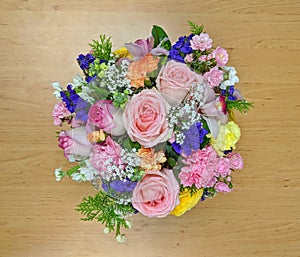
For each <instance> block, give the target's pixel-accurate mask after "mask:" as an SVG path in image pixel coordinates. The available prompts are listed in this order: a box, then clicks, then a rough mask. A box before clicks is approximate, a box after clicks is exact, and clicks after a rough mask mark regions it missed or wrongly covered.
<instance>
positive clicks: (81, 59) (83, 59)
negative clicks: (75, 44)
mask: <svg viewBox="0 0 300 257" xmlns="http://www.w3.org/2000/svg"><path fill="white" fill-rule="evenodd" d="M76 60H77V62H78V64H79V66H80V68H81V69H82V70H86V69H88V68H89V64H90V63H93V62H94V61H95V57H94V56H93V55H91V54H87V55H83V54H80V55H78V57H77V59H76Z"/></svg>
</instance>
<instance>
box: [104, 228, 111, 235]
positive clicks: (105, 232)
mask: <svg viewBox="0 0 300 257" xmlns="http://www.w3.org/2000/svg"><path fill="white" fill-rule="evenodd" d="M109 233H110V229H109V228H108V227H105V228H104V229H103V234H106V235H107V234H109Z"/></svg>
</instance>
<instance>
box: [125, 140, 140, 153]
mask: <svg viewBox="0 0 300 257" xmlns="http://www.w3.org/2000/svg"><path fill="white" fill-rule="evenodd" d="M123 147H124V148H125V149H127V150H128V151H131V150H132V149H133V148H135V149H137V150H138V149H140V148H141V145H140V144H139V143H138V142H132V141H131V140H130V138H126V139H125V141H124V142H123Z"/></svg>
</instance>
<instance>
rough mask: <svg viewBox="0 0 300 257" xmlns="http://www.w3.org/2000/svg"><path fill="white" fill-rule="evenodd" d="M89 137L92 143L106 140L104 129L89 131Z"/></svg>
mask: <svg viewBox="0 0 300 257" xmlns="http://www.w3.org/2000/svg"><path fill="white" fill-rule="evenodd" d="M87 138H88V140H89V141H90V142H91V143H99V142H103V141H104V140H105V133H104V132H103V130H102V129H100V131H93V132H91V133H89V134H88V136H87Z"/></svg>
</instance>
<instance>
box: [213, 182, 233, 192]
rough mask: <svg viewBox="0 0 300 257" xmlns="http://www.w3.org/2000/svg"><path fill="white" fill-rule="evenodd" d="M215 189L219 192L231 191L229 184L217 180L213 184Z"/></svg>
mask: <svg viewBox="0 0 300 257" xmlns="http://www.w3.org/2000/svg"><path fill="white" fill-rule="evenodd" d="M215 189H216V191H217V192H218V193H219V192H222V193H229V192H231V191H232V189H231V188H229V186H228V185H227V184H225V183H223V182H218V183H217V184H216V185H215Z"/></svg>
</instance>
